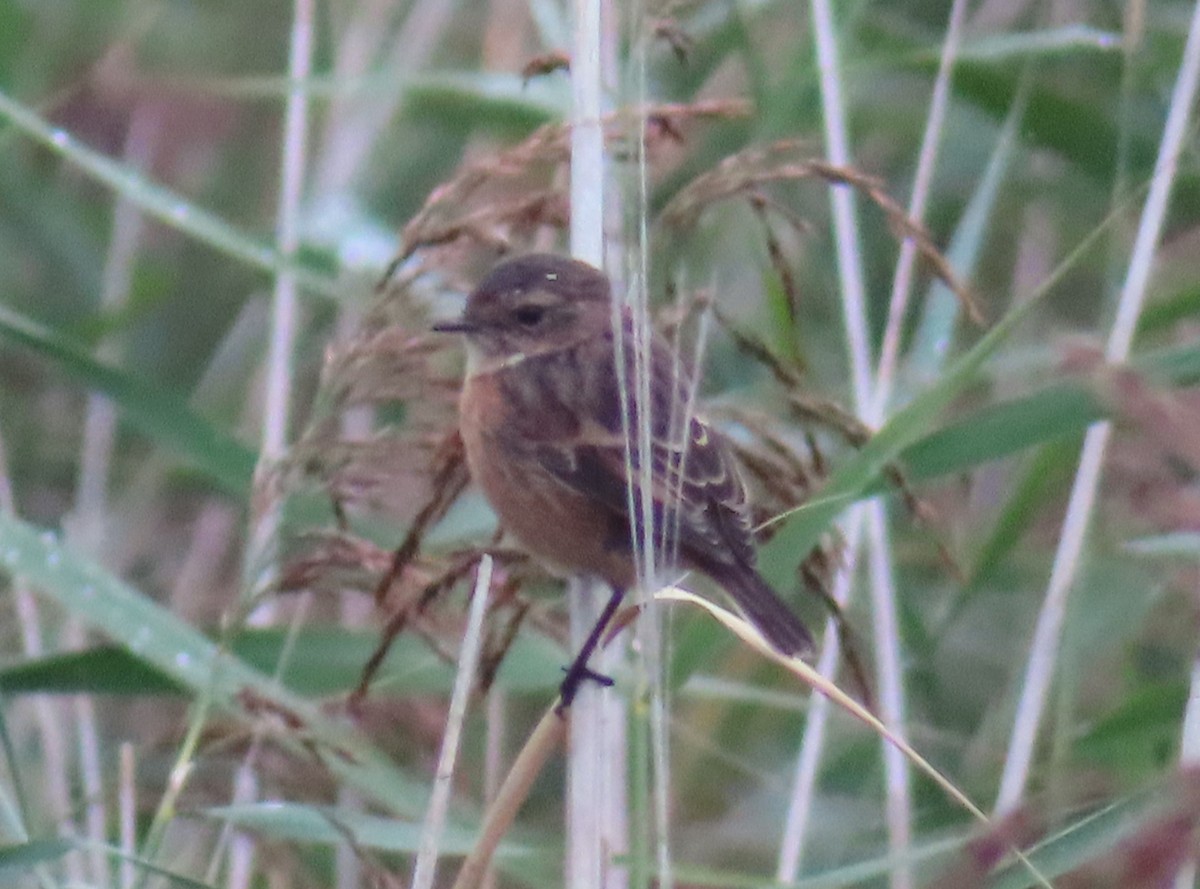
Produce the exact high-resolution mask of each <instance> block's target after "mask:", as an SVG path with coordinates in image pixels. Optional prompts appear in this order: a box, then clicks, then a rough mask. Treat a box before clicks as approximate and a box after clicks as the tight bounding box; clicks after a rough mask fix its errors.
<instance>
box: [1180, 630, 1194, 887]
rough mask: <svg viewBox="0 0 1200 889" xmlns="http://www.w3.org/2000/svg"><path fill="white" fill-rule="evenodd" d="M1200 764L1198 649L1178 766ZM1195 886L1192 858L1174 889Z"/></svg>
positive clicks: (1184, 715)
mask: <svg viewBox="0 0 1200 889" xmlns="http://www.w3.org/2000/svg"><path fill="white" fill-rule="evenodd" d="M1196 763H1200V648H1197V652H1196V655H1195V657H1194V658H1193V659H1192V675H1191V678H1190V681H1189V690H1188V700H1187V706H1186V708H1185V709H1184V713H1183V731H1182V732H1181V734H1180V739H1179V765H1180V766H1181V767H1183V768H1187V767H1194V766H1195V765H1196ZM1195 885H1196V858H1195V856H1193V857H1192V858H1191V859H1190V860H1189V861H1188V862H1187V863H1186V864H1185V865H1184V866H1183V867H1181V868H1180V869H1179V873H1178V874H1176V876H1175V889H1192V887H1194V886H1195Z"/></svg>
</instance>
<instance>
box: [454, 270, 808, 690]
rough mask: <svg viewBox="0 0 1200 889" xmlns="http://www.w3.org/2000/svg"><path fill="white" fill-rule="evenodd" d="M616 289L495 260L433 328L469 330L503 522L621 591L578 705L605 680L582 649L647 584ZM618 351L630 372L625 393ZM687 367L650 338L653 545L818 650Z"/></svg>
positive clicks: (576, 670) (626, 350)
mask: <svg viewBox="0 0 1200 889" xmlns="http://www.w3.org/2000/svg"><path fill="white" fill-rule="evenodd" d="M612 298H613V297H612V288H611V285H610V283H609V280H608V278H607V277H605V275H604V274H603V273H602V272H600V271H598V270H596V269H594V268H592V267H591V266H589V265H587V264H585V263H582V262H578V261H576V260H572V259H566V258H563V257H560V256H553V255H548V254H533V255H527V256H521V257H517V258H515V259H510V260H507V261H505V262H502V263H500V264H499V265H497V266H496V267H495V268H494V269H492V271H491V272H490V273H489V274H488V275H487V277H485V278H484V279H483V281H482V282H481V283H480V284H479V286H478V287H477V288H476V289H475V291H474V292H473V293H472V294H471V295H470V297H469V298H468V299H467V305H466V309H465V311H464V312H463V315H462V317H461V318H460V319H459V320H458V321H454V322H449V323H443V324H439V325H436V326H435V329H436V330H440V331H451V332H459V333H463V334H465V335H466V342H467V372H466V380H465V382H464V384H463V390H462V397H461V400H460V402H459V413H460V417H459V421H460V426H461V431H462V439H463V443H464V445H465V447H466V455H467V464H468V466H469V467H470V470H471V475H472V477H473V478H474V480H475V482H476V483H477V484H478V485H479V486H480V487H481V488H482V489H483V492H484V494H485V496H486V497H487V499H488V501H489V502H490V503H491V505H492V508H493V509H494V510H495V511H496V514H497V515H498V516H499V519H500V523H501V525H502V526H503V527H504V528H505V530H507V531H508V532H509V533H511V534H512V535H513V537H515V538H516V539H517V541H518V542H519V543H520V544H521V545H522V546H524V547H525V548H526V549H528V550H529V552H530V553H532V554H533V555H534V556H536V557H537V558H538V559H539V560H541V561H542V562H544V563H545V564H546V565H547V567H549V568H551V570H553V571H555V572H556V573H559V574H587V575H592V576H595V577H598V578H600V579H601V580H603V581H605V582H606V583H608V584H609V585H610V586H611V587H612V588H613V590H614V594H613V597H612V599H611V600H610V601H609V604H608V607H607V608H606V609H605V613H604V615H603V616H602V617H601V619H600V621H599V623H598V624H597V626H596V628H595V629H594V630H593V632H592V634H591V637H590V638H589V640H588V642H587V643H586V644H585V646H584V648H583V650H582V651H581V652H580V654H579V658H578V659H577V660H576V662H575V664H574V665H573V666H572V667H571V668H570V669H569V670H568V673H567V678H566V680H565V681H564V682H563V688H562V692H563V704H564V705H568V706H569V704H570V701H571V698H572V697H573V696H574V693H575V691H576V689H577V687H578V685H579V683H580V681H582V680H583V679H584V678H591V679H596V680H598V681H601V682H607V681H608V680H606V679H605V678H604V677H601V676H598V675H596V674H594V673H591V672H590V671H589V670H588V669H587V659H588V657H589V656H590V655H591V652H592V650H593V649H594V648H595V645H596V643H597V641H598V640H599V638H600V635H601V633H602V632H603V630H604V626H605V624H607V622H608V620H609V619H610V618H611V617H612V615H613V613H614V612H615V611H616V609H617V606H618V604H619V602H620V599H621V596H622V594H623V592H624V591H625V590H626V589H628V588H629V587H630V586H631V585H632V584H634V583H635V582H636V580H637V564H636V560H635V558H634V542H635V540H641V539H642V538H641V536H640V516H641V515H643V514H644V512H645V511H644V510H643V508H642V506H641V501H640V498H641V492H640V489H639V484H638V482H637V479H638V478H639V476H640V469H639V460H638V453H637V450H638V449H637V448H636V447H630V448H627V447H626V431H625V430H626V426H628V428H629V430H630V433H629V434H630V435H631V436H633V437H634V441H636V432H634V431H633V430H636V429H637V426H638V418H639V415H640V413H641V411H640V407H641V406H640V405H639V404H638V403H637V402H636V399H635V397H634V395H633V394H632V393H634V392H636V389H637V387H636V385H635V384H634V383H633V372H632V370H633V367H634V349H635V338H634V336H633V326H632V323H631V322H630V319H629V318H628V317H626V318H625V319H624V320H625V323H624V325H623V330H622V333H621V336H622V340H621V342H620V343H617V342H616V341H615V339H614V332H613V323H612V318H613V314H612V312H613V310H612ZM618 347H619V348H618ZM618 354H620V355H623V356H624V359H623V360H624V363H625V366H626V369H627V371H628V372H627V373H626V374H625V379H626V380H628V381H629V386H628V390H629V392H630V393H631V394H629V395H627V396H624V397H623V396H622V394H621V390H620V383H619V378H618V373H617V355H618ZM677 363H678V362H677V361H675V360H674V359H673V354H672V351H671V349H670V347H669V346H668V345H667V343H666V342H665V341H664V340H662V339H661V338H660V337H658V336H657V335H655V336H654V337H653V339H652V340H651V345H650V355H649V358H648V361H646V362H645V364H646V367H647V368H648V373H649V392H650V405H649V408H650V409H649V414H650V416H649V422H650V428H651V435H652V443H651V448H650V462H651V467H652V472H651V475H652V484H651V486H650V487H651V490H652V492H653V493H652V496H653V503H652V504H651V510H650V515H651V517H652V522H653V524H652V528H653V529H654V530H655V532H656V534H657V535H659V536H658V537H656V538H655V539H661V538H662V536H663V535H671V538H672V541H673V544H674V545H673V547H672V552H673V553H676V554H677V559H678V563H679V564H680V565H681V566H682V567H684V568H688V569H694V570H697V571H700V572H703V573H704V574H707V575H708V576H709V577H711V578H712V579H713V580H714V581H715V582H716V583H717V584H719V585H720V586H721V587H722V588H724V589H725V590H726V591H727V592H728V593H729V594H730V595H731V596H732V597H733V599H734V600H735V601H736V602H737V604H738V605H739V606H740V608H741V609H742V611H744V612H745V614H746V616H747V617H748V618H749V619H750V621H751V622H752V623H753V624H754V625H755V626H756V627H758V629H759V630H760V631H761V632H762V634H763V635H764V636H765V637H766V638H767V639H768V640H769V641H770V643H771V644H772V645H773V646H774V647H775V648H777V649H779V651H781V652H782V653H784V654H788V655H803V654H807V653H808V652H810V651H811V650H812V637H811V636H810V634H809V632H808V630H807V629H806V628H805V626H804V624H802V623H801V622H800V620H799V619H798V618H797V617H796V616H795V615H794V614H793V613H792V612H791V610H789V609H788V607H787V606H786V605H785V604H784V603H783V602H782V601H780V599H779V597H778V596H776V595H775V592H774V591H773V590H772V589H771V587H770V586H769V585H768V584H767V582H766V581H765V580H763V578H762V577H761V576H760V575H759V573H758V571H757V570H756V569H755V553H754V545H753V540H752V535H751V525H750V517H749V513H748V510H747V501H746V490H745V487H744V485H743V483H742V479H741V476H740V474H739V472H738V469H737V465H736V463H735V462H734V460H733V457H732V455H731V450H730V447H729V444H728V443H727V442H726V440H725V438H724V436H722V435H721V433H719V432H718V431H717V430H715V429H713V428H712V427H710V426H708V425H707V424H706V423H704V422H703V421H702V420H700V419H699V418H697V417H694V416H693V417H687V418H681V417H679V416H678V415H679V414H681V413H682V412H683V407H682V406H684V405H687V404H688V403H689V400H688V386H687V384H686V382H685V381H684V379H682V377H681V376H680V375H679V374H678V373H677V371H676V365H677ZM623 407H624V412H625V414H626V415H627V417H628V423H626V422H625V418H624V417H623ZM627 454H628V457H627ZM630 470H632V473H633V479H634V482H633V484H632V486H631V485H630V482H629V475H630ZM631 506H632V508H633V514H634V516H635V517H637V519H635V521H633V522H631V521H630V507H631Z"/></svg>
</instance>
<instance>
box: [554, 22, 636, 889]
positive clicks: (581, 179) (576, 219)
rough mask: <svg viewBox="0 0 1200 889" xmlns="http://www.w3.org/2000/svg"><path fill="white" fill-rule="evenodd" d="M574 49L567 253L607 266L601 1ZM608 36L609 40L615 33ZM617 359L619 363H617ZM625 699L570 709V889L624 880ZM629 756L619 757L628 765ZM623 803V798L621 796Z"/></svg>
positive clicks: (591, 697)
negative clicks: (620, 770)
mask: <svg viewBox="0 0 1200 889" xmlns="http://www.w3.org/2000/svg"><path fill="white" fill-rule="evenodd" d="M572 10H573V23H572V28H573V36H572V51H571V95H572V103H571V174H570V175H571V178H570V187H569V190H570V203H571V228H570V250H571V254H572V255H573V256H575V257H576V258H577V259H581V260H583V261H585V262H588V263H591V264H592V265H594V266H597V267H602V266H604V264H605V262H604V260H605V255H604V254H605V242H604V222H605V218H606V214H605V185H606V183H607V181H608V176H607V173H606V167H607V165H606V163H605V153H604V133H603V128H602V114H603V112H604V101H605V100H604V72H603V66H602V58H603V55H602V53H603V51H604V46H603V41H604V34H605V33H606V30H605V28H604V22H603V20H602V4H601V3H600V2H599V0H574V3H573V4H572ZM607 33H609V36H610V38H611V32H607ZM619 366H620V362H618V367H619ZM595 586H596V585H595V584H592V583H590V582H588V581H587V580H583V579H578V580H575V581H572V583H571V589H570V590H569V593H568V595H569V596H570V603H569V609H570V623H571V639H572V646H573V648H576V649H577V648H578V647H579V646H580V645H581V644H582V641H583V639H584V638H585V637H586V635H587V633H588V631H589V630H590V629H591V627H592V625H593V624H594V623H595V621H596V620H597V618H598V616H599V613H600V606H601V603H602V599H603V598H606V596H596V595H595ZM598 655H599V657H598V661H599V665H600V667H601V669H602V670H603V669H608V665H609V664H610V663H611V662H612V658H613V657H614V655H613V653H612V652H608V651H603V652H598ZM620 707H621V704H620V702H619V701H618V699H617V697H616V695H615V694H614V693H613V691H612V690H611V689H606V688H598V687H595V686H593V685H592V684H591V683H584V684H583V686H582V687H581V688H580V691H579V694H578V696H577V697H576V698H575V701H574V703H573V704H572V706H571V710H572V713H571V724H570V745H569V753H568V783H567V850H568V852H567V862H566V885H567V886H569V887H571V889H601V887H604V889H611V887H616V886H619V885H620V883H617V882H613V881H614V880H616V879H617V877H616V871H617V869H616V868H614V867H612V865H611V856H612V855H614V854H620V852H621V851H623V850H624V849H625V848H626V845H627V840H626V839H625V837H624V836H623V835H622V833H619V832H618V831H620V830H621V827H622V825H620V824H616V823H613V821H612V813H613V812H614V809H615V808H616V806H614V802H615V800H614V799H613V796H612V795H613V794H617V793H619V792H620V791H621V790H623V788H624V781H623V780H621V781H613V780H611V779H612V775H613V769H614V766H615V765H617V763H616V762H614V759H613V757H614V755H615V754H617V753H618V751H616V750H613V749H611V747H610V743H608V742H609V741H610V740H613V739H612V738H611V729H612V726H613V723H614V720H613V719H612V718H611V717H610V716H609V715H608V711H609V710H611V709H613V708H620ZM623 762H624V758H623V756H621V757H620V763H621V764H623ZM621 802H623V799H622V800H621Z"/></svg>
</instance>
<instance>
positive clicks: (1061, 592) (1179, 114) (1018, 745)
mask: <svg viewBox="0 0 1200 889" xmlns="http://www.w3.org/2000/svg"><path fill="white" fill-rule="evenodd" d="M1198 81H1200V3H1197V4H1196V5H1195V7H1194V8H1193V10H1192V20H1191V25H1190V26H1189V28H1188V37H1187V43H1186V45H1185V47H1184V50H1183V59H1182V62H1181V64H1180V66H1179V74H1178V76H1177V77H1176V80H1175V87H1174V89H1173V90H1172V93H1171V103H1170V106H1169V110H1168V112H1167V121H1166V125H1165V126H1164V128H1163V135H1162V139H1161V141H1160V143H1159V149H1158V157H1157V158H1156V160H1155V163H1154V173H1153V177H1152V179H1151V182H1150V191H1149V194H1148V195H1147V196H1146V203H1145V206H1144V208H1143V210H1142V214H1141V218H1140V221H1139V224H1138V231H1137V236H1136V239H1135V241H1134V245H1133V251H1132V253H1131V255H1130V260H1129V270H1128V273H1127V275H1126V278H1125V283H1124V285H1123V286H1122V288H1121V294H1120V297H1119V298H1118V302H1117V314H1116V318H1115V320H1114V321H1113V326H1112V329H1111V331H1110V332H1109V337H1108V341H1107V343H1106V345H1105V350H1104V354H1105V358H1106V360H1107V361H1108V362H1110V363H1112V364H1119V363H1122V362H1124V361H1125V360H1126V359H1127V358H1128V356H1129V348H1130V345H1131V344H1132V342H1133V334H1134V331H1135V329H1136V326H1137V320H1138V316H1139V315H1140V314H1141V308H1142V304H1143V302H1144V300H1145V296H1146V285H1147V283H1148V282H1149V279H1150V271H1151V267H1152V265H1153V261H1154V255H1155V253H1156V251H1157V249H1158V242H1159V237H1160V235H1161V233H1162V226H1163V221H1164V219H1165V217H1166V211H1167V207H1168V203H1169V198H1170V195H1171V188H1172V186H1173V185H1174V183H1175V172H1176V167H1177V164H1178V158H1179V152H1180V151H1181V149H1182V147H1183V143H1184V137H1185V135H1186V133H1187V128H1188V122H1189V119H1190V116H1191V109H1192V105H1193V102H1194V101H1195V96H1196V89H1197V83H1198ZM1111 432H1112V425H1111V424H1110V423H1108V422H1104V423H1097V424H1095V425H1093V426H1092V427H1090V428H1089V429H1088V431H1087V434H1086V436H1085V437H1084V442H1083V450H1082V452H1081V454H1080V458H1079V468H1078V470H1077V471H1076V474H1075V481H1074V483H1073V485H1072V488H1071V496H1070V499H1069V500H1068V502H1067V512H1066V516H1065V518H1064V520H1063V529H1062V534H1061V536H1060V538H1059V543H1058V548H1057V550H1056V551H1055V554H1054V564H1053V566H1052V568H1051V571H1050V580H1049V583H1048V585H1047V589H1046V596H1045V599H1044V600H1043V603H1042V608H1041V610H1040V612H1039V613H1038V619H1037V624H1036V626H1035V628H1034V634H1033V641H1032V643H1031V645H1030V651H1029V659H1028V661H1027V663H1026V667H1025V675H1024V679H1023V681H1022V683H1021V691H1020V698H1019V700H1018V703H1017V711H1016V716H1015V718H1014V720H1013V730H1012V735H1011V737H1010V740H1009V745H1008V756H1007V758H1006V759H1005V763H1004V770H1003V772H1002V774H1001V777H1000V789H999V792H998V793H997V797H996V811H997V812H999V813H1006V812H1009V811H1012V810H1013V809H1014V808H1015V807H1016V806H1017V805H1018V804H1019V803H1020V801H1021V799H1022V798H1023V796H1024V793H1025V787H1026V785H1027V783H1028V781H1029V770H1030V766H1031V764H1032V762H1033V753H1034V749H1035V747H1036V743H1037V736H1038V729H1039V727H1040V725H1041V719H1042V714H1043V712H1044V710H1045V704H1046V697H1047V695H1048V693H1049V688H1050V681H1051V679H1052V678H1053V675H1054V669H1055V665H1056V663H1057V658H1056V649H1057V647H1058V640H1059V636H1060V635H1061V631H1062V622H1063V618H1064V616H1065V614H1066V605H1067V596H1068V594H1069V593H1070V590H1071V587H1072V586H1073V585H1074V582H1075V578H1076V576H1077V574H1078V571H1079V559H1080V554H1081V553H1082V551H1083V544H1084V540H1085V537H1086V535H1087V529H1088V526H1089V524H1090V522H1091V518H1092V515H1093V512H1094V506H1095V499H1096V493H1097V490H1098V488H1099V484H1100V475H1101V470H1102V466H1103V462H1104V454H1105V450H1106V448H1107V446H1108V439H1109V436H1110V434H1111Z"/></svg>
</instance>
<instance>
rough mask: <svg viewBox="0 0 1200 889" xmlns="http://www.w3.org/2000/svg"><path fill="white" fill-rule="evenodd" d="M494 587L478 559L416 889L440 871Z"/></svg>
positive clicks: (487, 562)
mask: <svg viewBox="0 0 1200 889" xmlns="http://www.w3.org/2000/svg"><path fill="white" fill-rule="evenodd" d="M491 586H492V558H491V556H487V555H485V556H484V557H483V558H482V559H480V560H479V571H478V573H477V574H476V575H475V591H474V593H473V594H472V598H471V609H470V611H469V612H468V614H467V628H466V632H465V633H464V635H463V641H462V649H461V651H460V652H459V656H458V674H457V675H456V676H455V677H454V689H453V691H452V692H451V693H450V711H449V713H447V714H446V730H445V731H444V732H443V733H442V749H441V752H440V753H439V754H438V764H437V774H436V775H435V776H434V782H433V793H432V794H431V795H430V798H429V806H428V808H427V809H426V812H425V827H424V829H423V830H422V831H421V847H420V849H419V850H418V852H417V862H416V865H415V866H414V867H413V877H412V886H413V889H431V887H432V886H433V878H434V875H435V873H436V871H437V860H438V849H439V847H440V846H441V842H442V831H443V829H444V828H445V824H446V814H447V812H448V811H449V808H450V790H451V788H452V786H453V784H452V782H453V780H454V767H455V764H456V763H457V761H458V739H459V738H460V737H461V736H462V726H463V721H464V720H465V719H466V717H467V702H468V700H469V699H470V696H471V689H472V688H473V687H474V685H475V676H476V674H477V673H478V668H479V653H480V651H481V649H482V648H483V616H484V614H486V613H487V603H488V591H489V590H490V589H491Z"/></svg>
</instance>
